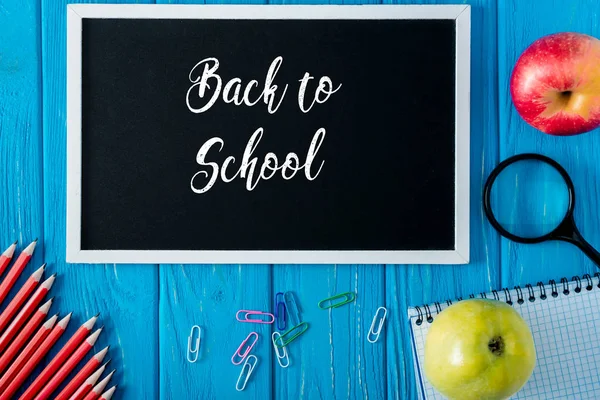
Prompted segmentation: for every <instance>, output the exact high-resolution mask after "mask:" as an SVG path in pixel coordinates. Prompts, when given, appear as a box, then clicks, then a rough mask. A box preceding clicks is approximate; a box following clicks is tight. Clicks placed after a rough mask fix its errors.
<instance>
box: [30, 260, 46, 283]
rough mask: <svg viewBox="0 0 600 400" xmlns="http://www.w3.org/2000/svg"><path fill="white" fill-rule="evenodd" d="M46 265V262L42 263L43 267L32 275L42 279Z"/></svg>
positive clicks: (36, 279)
mask: <svg viewBox="0 0 600 400" xmlns="http://www.w3.org/2000/svg"><path fill="white" fill-rule="evenodd" d="M45 267H46V264H44V265H42V266H41V267H39V268H38V269H37V270H36V271H35V272H34V273H33V274H31V277H32V278H33V279H34V280H35V281H36V282H39V281H40V279H42V275H44V268H45Z"/></svg>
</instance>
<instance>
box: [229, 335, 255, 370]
mask: <svg viewBox="0 0 600 400" xmlns="http://www.w3.org/2000/svg"><path fill="white" fill-rule="evenodd" d="M252 336H255V338H254V341H253V342H252V344H250V345H248V347H247V348H246V351H244V352H243V353H240V350H242V347H244V345H245V344H246V343H248V340H250V338H251V337H252ZM256 342H258V333H256V332H250V334H249V335H248V336H247V337H246V339H244V341H243V342H242V344H240V347H238V348H237V350H236V351H235V353H233V356H232V357H231V362H232V363H233V365H240V364H241V363H242V361H244V359H245V358H246V356H247V355H248V354H250V351H251V350H252V348H253V347H254V345H255V344H256ZM236 357H239V358H240V359H239V360H236Z"/></svg>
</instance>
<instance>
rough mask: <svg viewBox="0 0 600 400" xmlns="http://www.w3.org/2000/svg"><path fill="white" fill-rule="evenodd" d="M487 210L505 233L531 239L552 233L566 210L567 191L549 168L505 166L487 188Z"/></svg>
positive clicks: (539, 163) (523, 164)
mask: <svg viewBox="0 0 600 400" xmlns="http://www.w3.org/2000/svg"><path fill="white" fill-rule="evenodd" d="M490 195H491V198H490V203H491V211H492V212H493V214H494V217H495V218H496V220H497V221H498V223H499V224H500V225H501V226H502V227H503V228H504V229H505V230H506V231H508V232H509V233H511V234H513V235H515V236H519V237H521V238H526V239H532V238H538V237H542V236H545V235H547V234H549V233H550V232H552V231H553V230H554V229H555V228H556V227H558V225H560V223H561V222H562V221H563V219H564V218H565V216H566V215H567V212H568V210H569V189H568V186H567V183H566V182H565V180H564V179H563V177H562V175H561V174H560V173H559V172H558V170H556V169H555V168H554V167H553V166H552V165H550V164H548V163H546V162H543V161H540V160H520V161H516V162H514V163H512V164H510V165H508V166H507V167H506V168H505V169H504V170H502V172H500V175H498V177H497V178H496V180H495V181H494V183H493V185H492V187H491V193H490Z"/></svg>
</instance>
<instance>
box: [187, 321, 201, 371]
mask: <svg viewBox="0 0 600 400" xmlns="http://www.w3.org/2000/svg"><path fill="white" fill-rule="evenodd" d="M196 329H198V338H197V339H196V346H194V349H192V338H193V337H194V330H196ZM201 334H202V330H201V329H200V327H199V326H198V325H194V326H192V330H191V331H190V336H188V348H187V360H188V362H191V363H195V362H196V361H198V355H199V354H200V336H201ZM191 354H195V355H196V357H195V358H194V359H193V360H192V358H191V357H190V355H191Z"/></svg>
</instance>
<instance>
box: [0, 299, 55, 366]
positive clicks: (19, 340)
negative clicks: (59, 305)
mask: <svg viewBox="0 0 600 400" xmlns="http://www.w3.org/2000/svg"><path fill="white" fill-rule="evenodd" d="M51 305H52V299H50V300H48V301H47V302H45V303H44V305H42V306H41V307H40V308H38V310H37V311H36V312H35V314H33V317H31V319H30V320H29V322H28V323H27V325H25V327H24V328H23V330H22V331H21V332H19V334H18V335H17V337H16V338H15V340H14V341H13V342H12V343H11V344H10V346H8V349H6V351H5V352H4V354H2V356H1V357H0V373H2V372H4V370H5V369H6V368H7V367H8V364H9V363H10V361H11V360H12V359H13V358H15V356H16V355H17V354H18V352H19V350H21V348H22V347H23V346H24V345H25V343H27V341H28V340H29V338H30V337H31V335H33V334H34V332H35V330H36V329H37V328H38V326H39V325H40V324H41V323H42V321H43V320H44V319H45V318H46V316H47V315H48V310H50V306H51ZM52 325H54V324H52Z"/></svg>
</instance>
